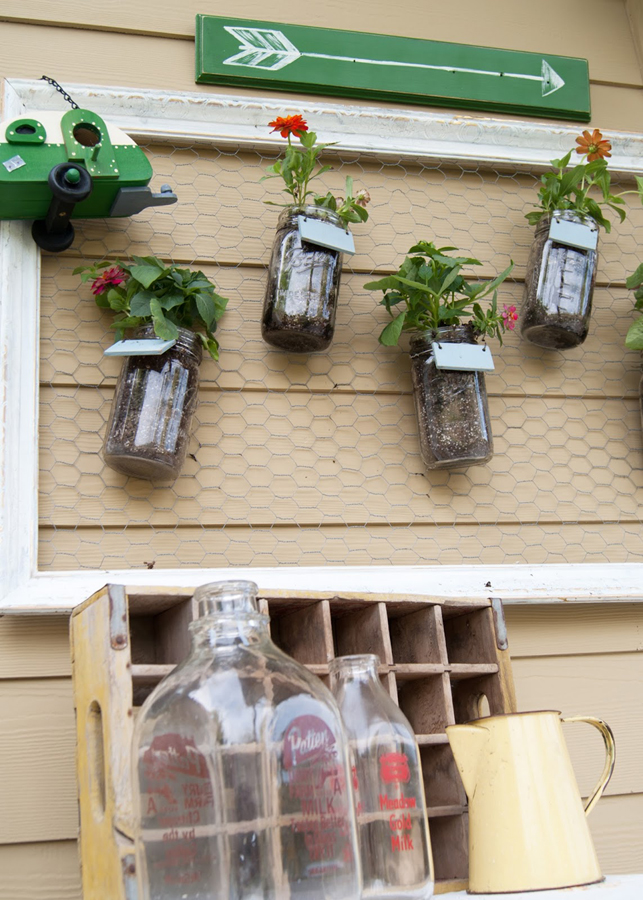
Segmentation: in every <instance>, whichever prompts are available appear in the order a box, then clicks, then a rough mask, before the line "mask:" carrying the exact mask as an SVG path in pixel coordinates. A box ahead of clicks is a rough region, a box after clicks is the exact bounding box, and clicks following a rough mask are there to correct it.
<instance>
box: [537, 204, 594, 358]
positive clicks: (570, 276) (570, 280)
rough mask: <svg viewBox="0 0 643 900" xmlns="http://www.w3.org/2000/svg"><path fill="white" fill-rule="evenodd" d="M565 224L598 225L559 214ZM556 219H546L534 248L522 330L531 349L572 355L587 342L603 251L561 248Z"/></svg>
mask: <svg viewBox="0 0 643 900" xmlns="http://www.w3.org/2000/svg"><path fill="white" fill-rule="evenodd" d="M553 216H555V217H556V218H558V219H559V220H560V221H562V222H574V223H580V224H592V225H595V224H596V223H595V221H594V219H592V218H591V217H590V216H581V215H579V214H578V213H576V212H574V211H573V210H556V211H555V212H554V213H553ZM551 220H552V216H543V217H542V219H541V220H540V222H539V223H538V225H537V227H536V235H535V238H534V242H533V244H532V247H531V252H530V255H529V262H528V264H527V274H526V277H525V290H524V295H523V305H522V311H521V314H520V331H521V333H522V335H523V336H524V337H525V338H526V339H527V340H528V341H530V342H531V343H532V344H536V345H537V346H539V347H545V348H547V349H548V350H569V349H570V348H571V347H577V346H578V345H579V344H582V343H583V341H584V340H585V338H586V337H587V332H588V330H589V320H590V315H591V312H592V295H593V293H594V282H595V281H596V265H597V261H598V252H597V251H596V250H582V249H580V248H576V247H569V246H567V245H566V244H559V243H557V242H556V241H553V240H551V238H550V237H549V227H550V224H551Z"/></svg>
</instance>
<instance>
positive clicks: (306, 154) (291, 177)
mask: <svg viewBox="0 0 643 900" xmlns="http://www.w3.org/2000/svg"><path fill="white" fill-rule="evenodd" d="M269 125H270V126H271V127H272V130H273V131H279V132H280V133H281V136H282V137H285V138H287V139H288V145H287V147H286V151H285V154H284V158H283V159H279V160H277V162H276V163H274V164H273V165H272V166H269V167H268V169H267V172H268V175H264V176H263V177H262V179H261V180H262V181H266V179H268V178H282V179H283V181H284V191H285V192H286V193H287V194H289V195H290V197H292V201H291V202H290V203H274V202H273V201H272V200H266V201H264V202H265V203H267V204H269V205H270V206H303V205H304V204H305V203H312V204H314V205H315V206H320V207H323V208H324V209H330V210H332V212H334V213H336V214H337V215H338V216H339V218H340V220H341V222H342V224H343V225H344V227H346V225H348V223H349V222H366V220H367V219H368V212H367V211H366V209H365V207H366V204H367V203H368V202H369V201H370V199H371V198H370V196H369V194H368V192H367V191H361V192H359V193H358V194H357V195H356V196H353V179H352V178H351V177H350V175H349V176H348V177H347V178H346V188H345V194H346V196H345V197H335V196H334V195H333V194H332V193H331V192H330V191H329V192H327V193H326V194H319V193H316V192H315V191H314V190H313V189H312V188H311V187H310V182H311V181H313V180H314V179H315V178H319V176H320V175H323V174H324V173H325V172H328V171H330V170H331V169H332V168H333V167H332V166H329V165H321V163H320V162H319V156H320V154H321V153H322V152H323V151H324V150H325V149H326V147H331V146H332V144H318V143H317V135H316V134H315V132H314V131H309V130H308V125H307V124H306V122H305V120H304V119H303V117H302V116H301V115H293V116H278V117H277V118H276V119H275V120H274V121H273V122H270V123H269ZM292 135H295V137H296V138H298V140H299V144H300V146H299V147H298V146H297V145H296V144H293V142H292Z"/></svg>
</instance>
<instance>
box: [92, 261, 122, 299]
mask: <svg viewBox="0 0 643 900" xmlns="http://www.w3.org/2000/svg"><path fill="white" fill-rule="evenodd" d="M126 278H127V274H126V273H125V272H123V270H122V269H121V268H120V267H119V266H112V268H111V269H105V271H104V272H103V274H102V275H99V276H98V278H96V280H95V281H92V294H102V293H103V291H106V290H107V289H108V288H109V287H111V285H117V284H122V283H123V282H124V281H125V280H126Z"/></svg>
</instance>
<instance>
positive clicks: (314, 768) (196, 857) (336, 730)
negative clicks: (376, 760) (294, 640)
mask: <svg viewBox="0 0 643 900" xmlns="http://www.w3.org/2000/svg"><path fill="white" fill-rule="evenodd" d="M256 593H257V587H256V585H255V584H253V583H252V582H246V581H238V582H222V583H216V584H207V585H204V586H203V587H201V588H198V589H197V591H196V593H195V599H196V601H197V605H198V611H199V618H198V619H197V620H196V621H195V622H194V623H193V624H192V625H191V626H190V629H191V632H192V650H191V653H190V655H189V656H188V657H187V659H186V660H185V661H184V662H183V663H181V664H180V665H179V666H178V667H177V668H176V669H175V670H174V671H173V672H172V673H171V674H170V675H169V676H168V677H167V678H166V679H165V680H164V681H163V682H162V683H161V684H160V685H159V686H158V687H157V688H156V689H155V690H154V692H153V693H152V694H151V695H150V696H149V697H148V699H147V700H146V701H145V703H144V705H143V708H142V710H141V714H140V717H139V720H138V722H137V726H136V729H135V734H134V743H133V751H134V752H133V756H134V799H135V815H136V817H137V823H138V827H137V833H136V834H135V838H136V851H137V871H138V878H139V895H140V900H224V898H225V900H281V898H283V900H286V898H291V900H297V898H301V900H358V898H359V897H360V891H361V878H360V864H359V853H358V849H357V838H356V830H355V818H354V809H353V803H352V795H351V787H350V768H349V763H348V755H347V745H346V739H345V737H344V733H343V729H342V724H341V717H340V714H339V710H338V708H337V705H336V703H335V701H334V699H333V697H332V695H331V693H330V692H329V691H328V690H327V688H326V687H325V686H324V685H323V684H322V682H321V681H320V680H319V679H318V678H317V677H316V676H313V675H311V674H310V673H309V672H308V671H307V670H306V669H305V668H304V667H303V666H302V665H300V664H299V663H297V662H295V660H293V659H291V658H290V657H289V656H287V655H286V654H285V653H283V652H282V651H281V650H280V649H279V648H278V647H277V646H276V645H275V644H273V642H272V641H271V639H270V635H269V631H268V622H269V619H268V617H267V616H264V615H260V614H259V612H258V611H257V605H256Z"/></svg>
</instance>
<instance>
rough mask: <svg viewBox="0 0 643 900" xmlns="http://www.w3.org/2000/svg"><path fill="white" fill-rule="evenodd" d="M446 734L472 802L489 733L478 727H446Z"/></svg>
mask: <svg viewBox="0 0 643 900" xmlns="http://www.w3.org/2000/svg"><path fill="white" fill-rule="evenodd" d="M446 732H447V736H448V738H449V743H450V744H451V749H452V750H453V756H454V757H455V764H456V766H457V767H458V771H459V772H460V777H461V778H462V783H463V785H464V789H465V791H466V792H467V797H468V798H469V800H472V799H473V795H474V794H475V791H476V785H477V783H478V770H479V768H480V760H481V758H482V751H483V750H484V747H485V745H486V743H487V741H488V740H489V732H488V731H487V729H486V728H482V727H481V726H480V725H448V726H447V729H446Z"/></svg>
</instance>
